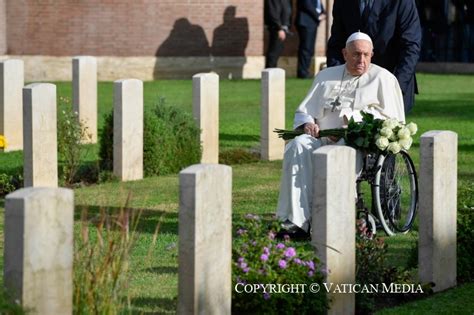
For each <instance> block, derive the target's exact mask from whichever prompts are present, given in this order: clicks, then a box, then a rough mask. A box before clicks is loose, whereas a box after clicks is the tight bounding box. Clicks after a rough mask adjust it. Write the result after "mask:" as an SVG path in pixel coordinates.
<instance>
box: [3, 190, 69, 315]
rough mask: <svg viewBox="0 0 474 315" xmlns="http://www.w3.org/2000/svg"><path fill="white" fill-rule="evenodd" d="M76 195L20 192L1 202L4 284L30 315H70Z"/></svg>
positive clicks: (51, 192) (30, 191) (49, 191)
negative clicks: (2, 210) (3, 213)
mask: <svg viewBox="0 0 474 315" xmlns="http://www.w3.org/2000/svg"><path fill="white" fill-rule="evenodd" d="M73 225H74V193H73V191H72V190H70V189H65V188H33V187H30V188H23V189H20V190H17V191H15V192H13V193H11V194H9V195H7V197H6V199H5V229H4V233H5V247H4V282H5V286H6V288H7V290H8V292H9V293H10V294H12V297H13V298H14V299H17V300H20V301H21V304H22V305H23V307H25V308H27V309H30V310H32V313H33V314H45V315H46V314H72V291H73V281H72V274H73V270H72V268H73V245H74V244H73V233H74V231H73Z"/></svg>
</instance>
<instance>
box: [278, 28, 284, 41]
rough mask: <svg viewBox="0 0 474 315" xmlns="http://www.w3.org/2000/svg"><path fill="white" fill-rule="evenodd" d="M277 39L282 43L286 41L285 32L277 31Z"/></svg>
mask: <svg viewBox="0 0 474 315" xmlns="http://www.w3.org/2000/svg"><path fill="white" fill-rule="evenodd" d="M278 39H279V40H280V41H282V42H284V41H285V39H286V32H285V31H284V30H279V31H278Z"/></svg>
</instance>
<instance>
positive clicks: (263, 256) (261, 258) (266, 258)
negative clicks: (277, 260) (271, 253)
mask: <svg viewBox="0 0 474 315" xmlns="http://www.w3.org/2000/svg"><path fill="white" fill-rule="evenodd" d="M260 260H261V261H267V260H268V255H267V254H262V256H260Z"/></svg>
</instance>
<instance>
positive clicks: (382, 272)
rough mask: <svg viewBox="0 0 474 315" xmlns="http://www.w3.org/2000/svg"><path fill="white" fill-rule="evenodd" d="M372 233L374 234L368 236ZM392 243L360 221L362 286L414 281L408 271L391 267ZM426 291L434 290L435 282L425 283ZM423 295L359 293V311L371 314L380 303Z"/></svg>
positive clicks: (358, 265)
mask: <svg viewBox="0 0 474 315" xmlns="http://www.w3.org/2000/svg"><path fill="white" fill-rule="evenodd" d="M368 236H370V237H368ZM387 250H388V246H387V244H386V243H385V242H384V239H382V238H380V237H378V236H374V237H372V235H370V234H368V231H367V227H366V226H364V225H363V224H361V221H358V226H357V234H356V283H357V284H360V285H361V287H364V286H367V287H370V285H371V284H373V285H376V284H382V283H385V284H387V285H390V284H391V283H397V284H415V285H416V286H417V285H418V284H416V283H414V281H413V280H412V279H411V275H410V273H409V272H408V271H406V270H402V269H399V268H396V267H391V266H387V263H386V257H387ZM422 290H423V292H425V293H430V292H431V285H429V284H428V285H423V286H422ZM419 296H420V294H419V293H417V294H411V295H410V294H388V293H362V292H360V293H358V294H356V313H357V314H371V313H372V312H373V311H374V310H375V309H376V306H377V305H387V304H399V303H401V302H404V301H407V300H410V299H414V298H417V297H419Z"/></svg>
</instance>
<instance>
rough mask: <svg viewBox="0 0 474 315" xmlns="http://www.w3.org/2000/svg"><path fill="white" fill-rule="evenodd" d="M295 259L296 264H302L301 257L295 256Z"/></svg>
mask: <svg viewBox="0 0 474 315" xmlns="http://www.w3.org/2000/svg"><path fill="white" fill-rule="evenodd" d="M293 261H294V262H295V264H297V265H301V259H299V258H295V259H294V260H293Z"/></svg>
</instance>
